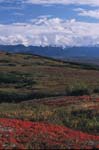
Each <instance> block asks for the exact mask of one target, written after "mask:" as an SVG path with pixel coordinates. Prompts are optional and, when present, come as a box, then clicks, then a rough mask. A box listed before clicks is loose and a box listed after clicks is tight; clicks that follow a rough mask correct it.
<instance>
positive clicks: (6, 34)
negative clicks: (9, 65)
mask: <svg viewBox="0 0 99 150" xmlns="http://www.w3.org/2000/svg"><path fill="white" fill-rule="evenodd" d="M98 31H99V23H86V22H79V21H76V20H75V19H71V20H63V19H60V18H49V17H48V18H47V17H46V16H43V17H38V18H36V19H32V21H31V22H30V23H13V24H8V25H7V24H6V25H4V24H0V44H11V45H15V44H24V45H26V46H27V45H37V46H39V45H42V46H46V45H52V46H55V45H56V46H88V45H96V44H99V32H98Z"/></svg>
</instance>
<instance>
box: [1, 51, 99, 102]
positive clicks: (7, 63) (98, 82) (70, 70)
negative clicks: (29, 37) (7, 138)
mask: <svg viewBox="0 0 99 150" xmlns="http://www.w3.org/2000/svg"><path fill="white" fill-rule="evenodd" d="M98 77H99V71H98V68H95V66H90V65H84V64H77V63H69V62H66V63H65V62H63V61H56V60H53V59H48V58H46V57H40V56H37V55H30V54H11V53H6V52H1V53H0V101H8V102H12V101H13V102H18V101H23V100H29V99H34V98H41V97H49V96H58V95H59V96H62V95H80V94H81V95H83V94H93V93H98V92H99V78H98Z"/></svg>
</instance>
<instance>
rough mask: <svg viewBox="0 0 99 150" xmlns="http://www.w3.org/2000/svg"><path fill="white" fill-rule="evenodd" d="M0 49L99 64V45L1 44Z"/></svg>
mask: <svg viewBox="0 0 99 150" xmlns="http://www.w3.org/2000/svg"><path fill="white" fill-rule="evenodd" d="M0 51H6V52H11V53H29V54H36V55H41V56H45V57H51V58H55V59H61V60H68V61H78V62H87V63H94V64H99V46H94V47H65V48H62V47H52V46H46V47H42V46H28V47H26V46H24V45H0Z"/></svg>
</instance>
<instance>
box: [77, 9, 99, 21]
mask: <svg viewBox="0 0 99 150" xmlns="http://www.w3.org/2000/svg"><path fill="white" fill-rule="evenodd" d="M75 11H77V12H79V13H78V15H79V16H87V17H92V18H96V19H99V9H96V10H85V9H82V8H77V9H75Z"/></svg>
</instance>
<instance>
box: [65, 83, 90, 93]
mask: <svg viewBox="0 0 99 150" xmlns="http://www.w3.org/2000/svg"><path fill="white" fill-rule="evenodd" d="M90 94H91V89H89V88H88V86H87V85H86V84H84V83H76V84H73V85H68V86H67V87H66V95H68V96H69V95H71V96H80V95H90Z"/></svg>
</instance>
